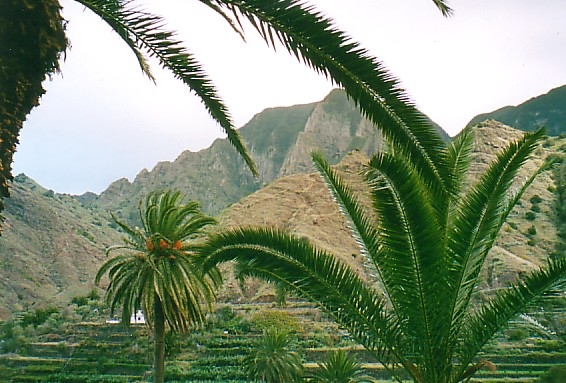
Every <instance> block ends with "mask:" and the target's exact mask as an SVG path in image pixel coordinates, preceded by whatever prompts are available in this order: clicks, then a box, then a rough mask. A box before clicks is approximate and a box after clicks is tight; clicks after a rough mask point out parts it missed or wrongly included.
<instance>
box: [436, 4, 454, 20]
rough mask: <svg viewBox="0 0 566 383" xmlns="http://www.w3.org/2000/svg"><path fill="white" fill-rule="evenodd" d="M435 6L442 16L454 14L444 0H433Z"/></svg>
mask: <svg viewBox="0 0 566 383" xmlns="http://www.w3.org/2000/svg"><path fill="white" fill-rule="evenodd" d="M433 2H434V4H435V5H436V7H437V8H438V9H439V10H440V12H442V16H444V17H449V16H452V15H453V14H454V10H453V9H452V8H450V7H449V6H448V2H447V1H445V0H433Z"/></svg>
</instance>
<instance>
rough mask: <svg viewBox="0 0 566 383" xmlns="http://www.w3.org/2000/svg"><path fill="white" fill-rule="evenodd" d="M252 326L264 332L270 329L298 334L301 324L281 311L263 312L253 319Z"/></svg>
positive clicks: (255, 315)
mask: <svg viewBox="0 0 566 383" xmlns="http://www.w3.org/2000/svg"><path fill="white" fill-rule="evenodd" d="M252 324H253V326H254V327H256V328H257V329H259V330H261V331H263V330H267V329H269V328H277V329H278V330H279V331H284V332H289V333H298V332H299V331H300V330H301V324H300V323H299V321H298V319H297V318H295V317H293V316H290V315H288V314H287V313H286V312H284V311H279V310H261V311H259V312H258V313H256V314H254V315H253V317H252Z"/></svg>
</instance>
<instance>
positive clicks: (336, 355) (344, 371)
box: [310, 349, 373, 383]
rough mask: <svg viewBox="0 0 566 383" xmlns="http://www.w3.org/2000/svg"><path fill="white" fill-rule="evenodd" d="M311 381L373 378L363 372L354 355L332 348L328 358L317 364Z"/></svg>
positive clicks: (355, 382)
mask: <svg viewBox="0 0 566 383" xmlns="http://www.w3.org/2000/svg"><path fill="white" fill-rule="evenodd" d="M310 377H311V382H313V383H372V382H373V379H372V378H371V377H370V376H368V375H365V374H364V370H363V368H362V364H361V363H358V361H357V360H356V357H355V356H354V355H349V354H348V353H347V352H346V351H344V350H342V349H339V350H332V351H331V352H329V353H328V360H327V361H326V362H323V363H319V364H318V369H317V370H315V371H314V372H313V373H312V374H311V376H310Z"/></svg>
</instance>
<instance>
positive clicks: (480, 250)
mask: <svg viewBox="0 0 566 383" xmlns="http://www.w3.org/2000/svg"><path fill="white" fill-rule="evenodd" d="M543 135H544V132H543V131H542V130H539V131H537V132H534V133H525V135H524V136H523V138H522V139H521V140H519V141H517V142H513V143H511V144H510V145H509V146H508V147H507V148H506V149H505V150H503V151H502V152H501V153H500V154H499V156H498V158H497V160H496V161H494V162H493V163H492V164H491V166H490V167H489V169H488V170H487V171H486V172H485V173H484V175H483V176H482V178H481V179H480V181H479V182H478V183H477V184H476V185H475V187H473V188H472V189H471V190H470V191H469V192H468V193H467V194H466V196H465V197H464V198H463V199H462V203H461V205H460V209H459V211H458V212H457V216H456V218H455V219H454V221H453V226H452V227H451V228H450V230H449V232H448V247H449V248H448V252H447V255H448V256H449V260H448V261H449V264H450V265H451V269H450V278H451V281H450V283H449V285H450V286H457V287H458V288H456V289H454V295H453V296H452V297H451V298H450V303H449V304H450V306H451V312H452V318H453V319H452V325H453V333H452V336H451V338H452V339H453V340H455V339H457V338H458V337H459V335H458V330H459V325H458V324H459V322H460V319H461V317H462V315H463V313H464V310H465V308H466V307H467V306H468V302H469V300H470V299H471V296H472V293H473V291H474V288H475V286H476V285H477V282H478V278H477V276H478V275H479V272H480V270H481V267H482V265H483V263H484V261H485V258H486V256H487V253H488V252H489V250H490V249H491V247H492V246H493V241H494V239H495V237H496V235H497V233H498V232H499V228H500V227H501V224H502V222H503V221H502V220H501V219H502V217H504V216H505V208H506V207H509V206H510V205H509V202H508V201H507V199H506V198H507V193H508V191H509V190H510V188H511V186H512V182H513V181H514V179H515V177H516V175H517V172H518V170H519V169H520V168H521V167H522V166H523V165H524V163H525V162H526V161H527V159H528V158H529V157H530V155H531V153H532V152H533V151H534V150H535V148H536V147H537V144H538V143H539V141H540V140H541V139H542V137H543Z"/></svg>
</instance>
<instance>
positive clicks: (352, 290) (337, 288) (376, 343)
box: [200, 228, 409, 368]
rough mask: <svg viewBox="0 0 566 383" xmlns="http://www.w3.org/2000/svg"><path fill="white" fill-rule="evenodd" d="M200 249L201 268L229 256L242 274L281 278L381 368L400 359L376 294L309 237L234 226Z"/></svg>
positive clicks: (394, 331)
mask: <svg viewBox="0 0 566 383" xmlns="http://www.w3.org/2000/svg"><path fill="white" fill-rule="evenodd" d="M200 252H201V254H202V256H203V257H205V259H206V261H205V265H206V266H205V270H206V269H207V267H215V265H217V264H218V263H223V262H227V261H232V260H233V261H236V262H237V263H238V264H239V266H238V267H239V274H240V275H241V276H253V277H258V278H261V279H262V280H266V281H269V282H273V283H282V284H285V285H287V286H289V290H290V291H294V292H295V293H296V294H297V295H298V296H300V297H302V298H306V299H308V300H309V301H312V302H316V303H317V304H318V305H319V306H320V307H321V308H322V309H323V310H324V311H326V312H327V313H328V314H329V315H330V316H332V317H333V318H334V319H335V320H336V321H337V322H338V323H340V324H341V325H343V326H344V327H345V328H347V329H348V330H349V331H350V334H351V335H352V336H353V337H354V338H356V339H357V340H358V341H359V342H360V343H361V344H363V345H364V346H366V347H367V349H368V350H370V352H372V353H373V354H374V355H375V356H376V357H377V358H378V360H380V361H381V362H382V363H383V364H384V366H385V367H386V368H390V367H391V366H392V365H393V364H395V363H396V362H398V361H399V360H402V356H401V354H399V351H400V350H401V349H404V348H406V347H407V346H409V345H408V344H407V341H406V339H403V338H402V334H401V332H400V331H399V322H398V321H397V320H396V319H395V317H393V316H392V315H390V314H388V313H387V310H386V303H385V301H384V300H383V299H382V298H381V297H380V294H378V293H376V292H375V291H374V290H372V289H371V288H369V287H368V286H367V285H366V284H365V283H364V282H363V281H362V280H361V279H360V278H359V276H358V275H357V274H356V273H355V272H354V271H353V270H352V269H351V268H349V267H348V266H347V265H345V264H343V263H342V262H340V261H339V260H338V259H337V258H336V257H334V256H332V255H330V254H328V253H326V252H325V251H322V250H318V249H316V248H314V247H313V246H312V245H310V244H309V243H308V241H305V240H301V239H300V238H297V237H294V236H292V235H289V234H286V233H284V232H281V231H278V230H275V229H271V228H258V229H253V228H239V229H234V230H229V231H226V232H223V233H219V234H215V235H212V236H211V237H210V238H209V240H208V241H207V242H206V244H205V245H203V247H202V248H201V249H200Z"/></svg>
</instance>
